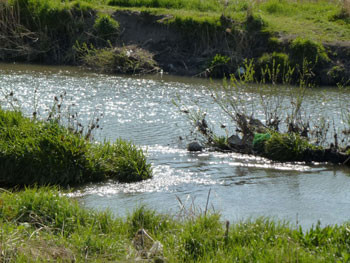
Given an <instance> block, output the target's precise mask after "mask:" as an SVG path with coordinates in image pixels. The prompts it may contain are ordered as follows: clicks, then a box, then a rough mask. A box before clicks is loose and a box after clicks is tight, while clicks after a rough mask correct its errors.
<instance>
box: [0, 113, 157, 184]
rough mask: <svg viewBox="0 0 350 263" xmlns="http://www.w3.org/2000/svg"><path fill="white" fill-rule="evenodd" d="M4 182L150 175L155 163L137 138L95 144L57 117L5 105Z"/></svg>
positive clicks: (0, 148)
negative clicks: (25, 112) (28, 114)
mask: <svg viewBox="0 0 350 263" xmlns="http://www.w3.org/2000/svg"><path fill="white" fill-rule="evenodd" d="M0 169H1V171H3V172H2V173H1V174H0V185H5V186H24V185H34V184H37V185H53V184H55V185H62V186H67V185H77V184H83V183H87V182H92V181H101V180H106V179H115V180H117V181H120V182H134V181H140V180H144V179H147V178H150V177H151V175H152V171H151V166H150V164H148V163H147V161H146V158H145V156H144V154H143V151H142V150H140V149H138V148H137V147H135V146H134V145H133V144H131V143H129V142H126V141H123V140H117V141H116V142H115V143H105V144H94V143H92V142H90V141H89V140H87V139H86V138H84V137H83V136H82V135H80V134H78V133H75V132H73V131H71V130H69V129H67V128H65V127H63V126H61V125H59V124H58V123H57V122H56V121H49V122H43V121H36V120H31V119H29V118H26V117H24V116H23V115H22V114H21V113H20V112H12V111H4V110H1V109H0Z"/></svg>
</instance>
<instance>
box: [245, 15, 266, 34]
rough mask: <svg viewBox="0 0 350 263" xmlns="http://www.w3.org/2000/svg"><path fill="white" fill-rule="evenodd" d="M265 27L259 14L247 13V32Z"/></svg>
mask: <svg viewBox="0 0 350 263" xmlns="http://www.w3.org/2000/svg"><path fill="white" fill-rule="evenodd" d="M265 27H266V22H265V21H264V20H263V19H262V17H261V16H260V15H254V14H249V15H248V16H247V19H246V21H245V28H246V30H247V31H249V32H256V31H261V30H262V29H263V28H265Z"/></svg>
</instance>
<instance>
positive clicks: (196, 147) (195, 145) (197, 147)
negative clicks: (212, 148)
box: [187, 142, 203, 152]
mask: <svg viewBox="0 0 350 263" xmlns="http://www.w3.org/2000/svg"><path fill="white" fill-rule="evenodd" d="M187 150H188V151H190V152H200V151H202V150H203V146H202V145H200V144H199V143H198V142H191V143H189V144H188V145H187Z"/></svg>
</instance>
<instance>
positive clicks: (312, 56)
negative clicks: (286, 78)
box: [290, 38, 330, 67]
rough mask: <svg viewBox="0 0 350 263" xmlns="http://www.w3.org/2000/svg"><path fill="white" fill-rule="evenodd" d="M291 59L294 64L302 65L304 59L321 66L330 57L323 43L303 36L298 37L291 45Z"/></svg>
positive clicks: (313, 64)
mask: <svg viewBox="0 0 350 263" xmlns="http://www.w3.org/2000/svg"><path fill="white" fill-rule="evenodd" d="M290 59H291V61H292V62H293V63H294V65H299V66H302V65H303V63H304V61H305V60H306V61H307V62H309V63H311V65H312V66H316V67H320V66H323V65H324V64H325V63H327V62H329V61H330V59H329V57H328V55H327V52H326V50H325V48H324V47H323V45H322V44H321V43H317V42H315V41H312V40H309V39H303V38H296V39H294V40H293V42H292V43H291V45H290Z"/></svg>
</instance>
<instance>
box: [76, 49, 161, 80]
mask: <svg viewBox="0 0 350 263" xmlns="http://www.w3.org/2000/svg"><path fill="white" fill-rule="evenodd" d="M75 50H76V51H77V53H78V56H79V58H80V60H81V61H82V63H83V65H84V66H87V67H89V68H92V69H94V70H98V71H100V72H104V73H122V74H146V73H154V72H157V71H158V70H159V68H158V66H157V63H156V62H155V61H154V59H153V55H152V54H151V53H149V52H148V51H146V50H144V49H142V48H138V47H136V46H125V47H122V48H112V47H107V48H95V47H94V46H93V45H87V44H86V43H84V44H83V45H80V44H79V43H76V45H75Z"/></svg>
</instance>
